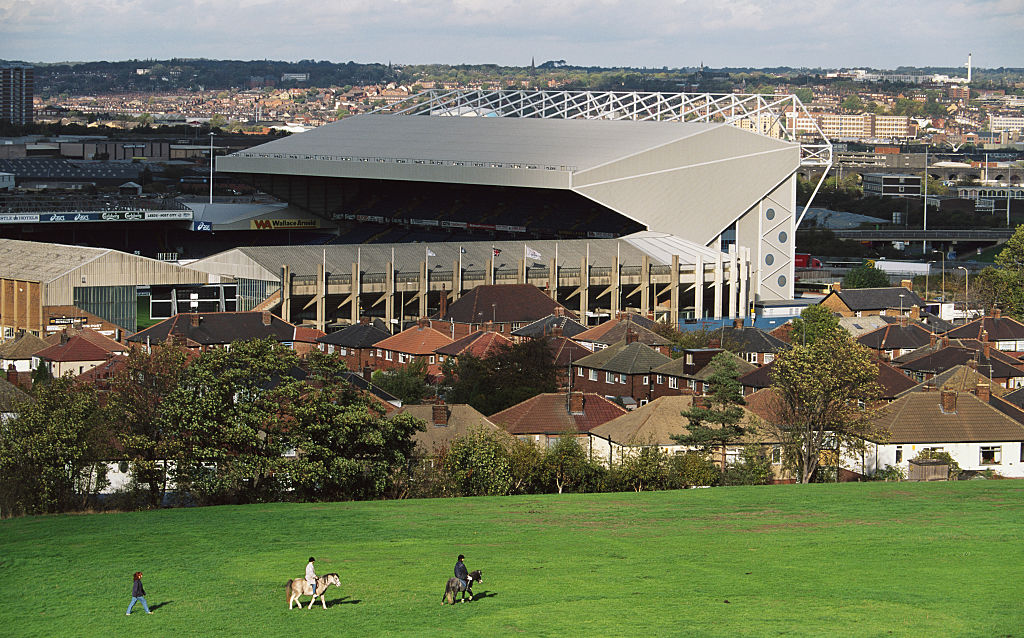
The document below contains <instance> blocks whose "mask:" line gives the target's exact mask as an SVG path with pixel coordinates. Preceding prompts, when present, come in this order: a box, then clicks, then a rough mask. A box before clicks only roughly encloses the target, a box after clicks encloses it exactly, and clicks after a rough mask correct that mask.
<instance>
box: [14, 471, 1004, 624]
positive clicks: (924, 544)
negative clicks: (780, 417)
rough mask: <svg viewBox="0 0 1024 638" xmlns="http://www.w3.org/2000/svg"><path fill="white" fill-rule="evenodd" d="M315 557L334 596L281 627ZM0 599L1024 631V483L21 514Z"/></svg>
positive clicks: (64, 615)
mask: <svg viewBox="0 0 1024 638" xmlns="http://www.w3.org/2000/svg"><path fill="white" fill-rule="evenodd" d="M460 552H461V553H464V554H466V556H467V560H466V563H467V565H468V567H469V569H470V570H473V569H482V570H483V574H484V581H483V583H482V584H479V585H477V587H475V590H476V594H477V598H478V599H477V600H475V601H474V602H472V603H466V604H459V605H456V606H454V607H450V606H444V607H442V606H441V605H440V599H441V593H442V590H443V587H444V583H445V581H446V580H447V579H448V577H449V576H450V575H451V571H452V566H453V565H454V563H455V557H456V556H457V555H458V554H459V553H460ZM310 555H313V556H315V557H316V559H317V563H316V564H317V568H318V573H327V572H338V573H339V574H340V575H341V581H342V587H341V588H340V589H338V588H333V587H332V588H331V589H329V590H328V594H327V601H328V605H329V606H328V609H327V610H324V609H322V608H321V607H320V605H319V604H317V606H316V607H314V608H313V609H312V610H306V609H303V610H301V611H297V610H292V611H290V612H289V611H288V608H287V603H286V599H285V592H284V584H285V581H286V580H288V579H289V578H296V577H300V576H301V575H302V572H303V569H304V567H305V563H306V560H307V559H308V558H309V556H310ZM136 570H141V571H143V572H145V576H144V578H143V582H144V583H145V586H146V590H147V593H148V597H147V598H148V601H149V604H150V605H151V607H154V608H155V612H154V614H153V615H152V616H147V615H146V614H144V613H142V612H141V606H136V609H135V613H133V614H132V616H131V617H126V616H125V614H124V611H125V608H126V606H127V604H128V600H129V597H130V587H131V573H132V572H133V571H136ZM0 585H2V587H0V589H2V591H3V592H4V594H5V595H4V596H2V597H0V620H2V623H0V635H10V636H104V637H108V636H131V637H133V638H135V637H142V636H283V635H292V636H326V635H332V636H333V635H350V636H378V635H405V636H432V635H433V636H455V635H464V636H473V637H485V636H503V635H509V636H512V635H523V636H636V635H644V636H779V635H781V636H814V635H830V636H833V635H834V636H971V637H973V636H981V637H984V636H1011V635H1015V636H1024V600H1022V598H1024V481H971V482H962V483H929V484H920V483H917V484H909V483H899V484H896V483H873V484H842V485H810V486H771V487H750V488H742V487H733V488H715V489H704V490H686V491H675V492H658V493H650V492H648V493H641V494H634V493H622V494H596V495H562V496H558V495H546V496H526V497H494V498H473V499H447V500H444V499H439V500H422V501H390V502H368V503H367V502H364V503H328V504H299V505H295V504H271V505H252V506H247V507H211V508H200V509H187V510H186V509H178V510H163V511H156V512H140V513H126V514H100V515H82V516H48V517H37V518H24V519H16V520H6V521H0ZM304 600H308V599H304Z"/></svg>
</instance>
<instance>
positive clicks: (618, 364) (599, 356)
mask: <svg viewBox="0 0 1024 638" xmlns="http://www.w3.org/2000/svg"><path fill="white" fill-rule="evenodd" d="M671 360H672V359H671V358H669V357H666V356H665V355H663V354H661V353H660V352H658V351H657V350H655V349H654V348H652V347H650V346H648V345H646V344H643V343H640V342H639V341H634V342H633V343H626V342H624V341H623V342H622V343H619V344H616V345H614V346H609V347H608V348H604V349H603V350H598V351H597V352H595V353H594V354H591V355H587V356H586V357H583V358H582V359H580V360H579V361H577V362H576V365H579V366H582V367H584V368H593V369H595V370H606V371H608V372H617V373H619V374H644V373H647V372H650V371H651V370H653V369H654V368H657V367H658V366H660V365H663V364H665V363H668V362H669V361H671Z"/></svg>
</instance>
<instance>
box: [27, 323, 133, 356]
mask: <svg viewBox="0 0 1024 638" xmlns="http://www.w3.org/2000/svg"><path fill="white" fill-rule="evenodd" d="M75 336H79V337H82V338H83V339H85V340H86V341H88V342H89V343H92V344H94V345H97V346H99V347H100V348H103V349H104V350H106V351H107V352H109V353H110V354H127V352H128V347H127V346H125V345H124V344H123V343H121V342H119V341H116V340H114V339H111V338H110V337H108V336H106V335H104V334H102V333H100V332H97V331H96V330H93V329H92V328H85V327H81V326H68V327H65V328H62V329H61V330H60V331H59V332H52V333H50V334H48V335H46V336H45V337H43V341H45V342H46V343H48V344H50V345H51V346H55V345H58V344H61V343H64V342H66V341H67V340H68V339H70V338H71V337H75Z"/></svg>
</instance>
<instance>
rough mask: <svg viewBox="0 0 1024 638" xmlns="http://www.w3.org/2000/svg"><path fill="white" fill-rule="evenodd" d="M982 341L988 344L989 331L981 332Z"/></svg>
mask: <svg viewBox="0 0 1024 638" xmlns="http://www.w3.org/2000/svg"><path fill="white" fill-rule="evenodd" d="M981 340H982V342H983V343H988V330H982V331H981Z"/></svg>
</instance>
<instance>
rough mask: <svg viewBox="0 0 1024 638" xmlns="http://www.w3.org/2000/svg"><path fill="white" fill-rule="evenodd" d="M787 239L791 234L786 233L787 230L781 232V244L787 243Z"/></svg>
mask: <svg viewBox="0 0 1024 638" xmlns="http://www.w3.org/2000/svg"><path fill="white" fill-rule="evenodd" d="M787 239H789V235H787V234H786V231H782V232H781V233H779V243H780V244H784V243H786V240H787Z"/></svg>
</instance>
